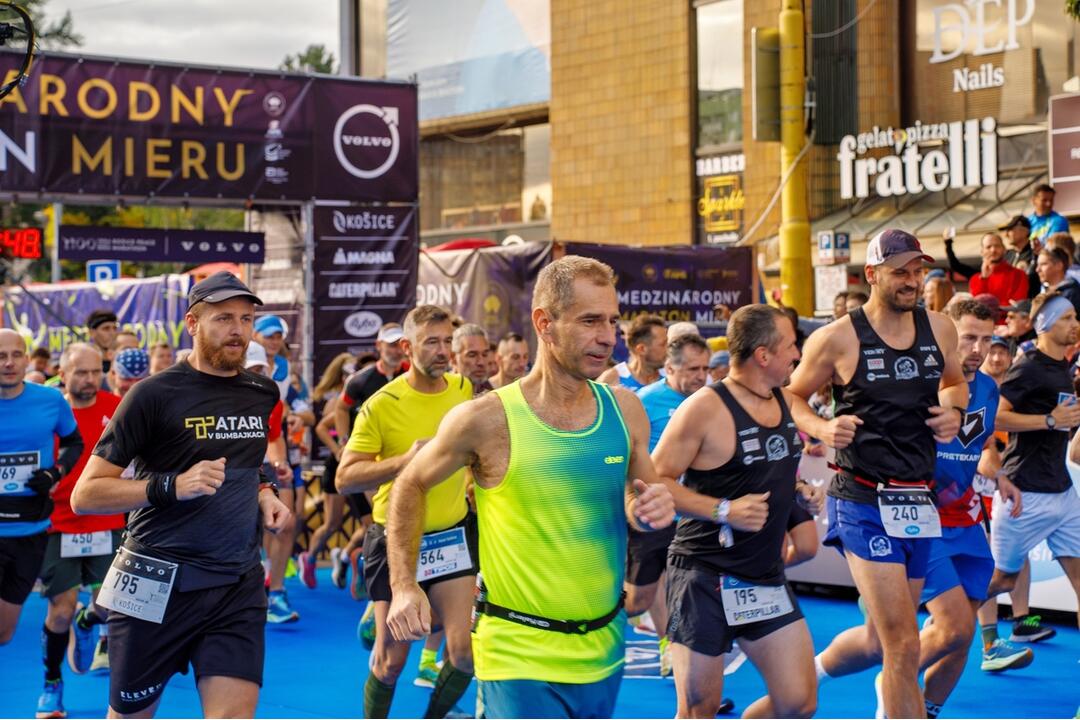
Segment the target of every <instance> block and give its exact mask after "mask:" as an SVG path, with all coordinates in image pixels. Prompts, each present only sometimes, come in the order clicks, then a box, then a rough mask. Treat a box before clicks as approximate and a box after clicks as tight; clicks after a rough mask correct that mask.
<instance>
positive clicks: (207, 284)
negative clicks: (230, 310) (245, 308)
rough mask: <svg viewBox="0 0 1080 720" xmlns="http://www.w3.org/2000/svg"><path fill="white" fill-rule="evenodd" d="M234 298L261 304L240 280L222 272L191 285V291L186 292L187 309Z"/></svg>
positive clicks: (256, 296)
mask: <svg viewBox="0 0 1080 720" xmlns="http://www.w3.org/2000/svg"><path fill="white" fill-rule="evenodd" d="M234 297H247V298H249V299H250V300H251V302H253V303H255V304H256V305H262V304H263V301H262V300H260V299H259V296H258V295H256V294H255V293H253V292H251V289H250V288H249V287H248V286H247V285H245V284H244V283H242V282H240V278H238V277H236V276H235V275H233V274H232V273H231V272H226V271H224V270H222V271H221V272H216V273H214V274H213V275H211V276H210V277H208V278H206V279H205V280H203V281H202V282H200V283H195V284H194V285H192V287H191V290H189V291H188V307H191V306H192V305H194V304H195V303H200V302H208V303H211V304H213V303H219V302H223V301H225V300H231V299H232V298H234Z"/></svg>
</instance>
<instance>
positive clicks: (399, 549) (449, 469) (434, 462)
mask: <svg viewBox="0 0 1080 720" xmlns="http://www.w3.org/2000/svg"><path fill="white" fill-rule="evenodd" d="M492 399H495V398H492ZM496 402H498V401H497V400H496ZM489 404H490V403H485V402H483V400H482V399H481V400H473V401H470V402H467V403H464V404H462V405H458V406H456V407H454V408H453V409H452V410H451V411H450V412H448V413H447V414H446V416H445V417H443V419H442V422H440V423H439V429H438V431H436V433H435V437H434V438H432V439H431V440H430V441H429V442H427V443H426V444H425V445H424V446H423V447H422V448H420V451H419V452H417V453H416V457H415V458H414V461H413V462H410V463H409V464H408V465H407V466H406V467H405V469H404V470H402V471H401V473H400V474H399V475H398V478H397V480H395V481H394V486H393V488H391V490H390V507H389V509H388V510H387V514H386V536H387V538H392V540H393V541H392V542H387V544H386V553H387V559H388V561H389V563H390V587H391V588H393V592H394V593H395V594H396V593H397V591H398V590H397V589H398V588H399V587H413V586H414V585H416V558H417V555H418V553H419V552H420V537H421V536H422V535H423V534H424V513H425V507H426V506H425V498H426V497H427V493H428V491H429V490H431V489H432V488H433V487H435V486H436V485H438V484H439V483H441V482H443V481H444V480H446V479H447V478H448V477H450V476H451V475H453V474H454V473H455V472H457V471H458V470H459V469H461V468H463V467H467V466H472V465H473V464H474V462H475V460H476V440H477V439H478V438H483V437H486V436H487V435H489V434H490V433H491V431H492V429H491V427H490V425H491V423H492V422H493V420H494V419H495V418H498V415H497V414H496V413H491V412H487V411H486V410H485V406H488V405H489Z"/></svg>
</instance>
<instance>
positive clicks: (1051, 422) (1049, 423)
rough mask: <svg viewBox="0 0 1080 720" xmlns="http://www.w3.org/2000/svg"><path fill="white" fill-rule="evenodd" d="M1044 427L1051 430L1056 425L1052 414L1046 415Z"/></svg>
mask: <svg viewBox="0 0 1080 720" xmlns="http://www.w3.org/2000/svg"><path fill="white" fill-rule="evenodd" d="M1046 427H1047V428H1048V429H1050V430H1053V429H1054V428H1056V427H1057V420H1055V419H1054V416H1053V415H1047V416H1046Z"/></svg>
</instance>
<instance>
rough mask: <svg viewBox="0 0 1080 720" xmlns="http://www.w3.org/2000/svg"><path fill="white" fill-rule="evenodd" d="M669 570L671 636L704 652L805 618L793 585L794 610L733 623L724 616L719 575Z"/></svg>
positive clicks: (716, 652) (715, 651) (727, 647)
mask: <svg viewBox="0 0 1080 720" xmlns="http://www.w3.org/2000/svg"><path fill="white" fill-rule="evenodd" d="M667 573H668V574H667V604H668V608H669V610H670V613H671V615H670V619H669V620H668V638H669V639H670V640H671V642H674V643H679V644H680V645H685V646H686V647H688V648H690V649H691V650H693V651H694V652H698V653H701V654H702V655H709V656H711V657H716V656H717V655H723V654H724V653H726V652H728V651H730V650H731V647H732V643H734V642H735V640H737V639H738V638H746V639H747V640H760V639H761V638H763V637H765V636H766V635H771V634H772V633H774V632H776V631H777V630H779V629H780V628H782V627H785V626H787V625H790V624H791V623H793V622H796V621H798V620H801V619H802V617H803V614H802V610H801V609H800V608H799V601H798V600H797V599H796V598H795V593H793V592H792V591H791V587H790V586H789V587H788V588H787V592H788V597H790V598H791V606H792V608H793V609H792V611H791V612H789V613H787V614H786V615H782V616H780V617H778V618H774V619H770V620H762V621H760V622H755V623H749V624H747V625H735V626H731V625H728V622H727V618H726V617H725V616H724V606H723V603H722V601H721V595H720V577H719V575H717V574H716V573H714V572H709V571H707V570H704V569H700V568H696V567H678V566H676V565H668V569H667Z"/></svg>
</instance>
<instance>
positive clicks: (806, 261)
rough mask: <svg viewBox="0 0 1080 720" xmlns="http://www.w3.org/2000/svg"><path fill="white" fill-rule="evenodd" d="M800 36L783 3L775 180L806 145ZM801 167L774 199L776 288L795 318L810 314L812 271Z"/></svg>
mask: <svg viewBox="0 0 1080 720" xmlns="http://www.w3.org/2000/svg"><path fill="white" fill-rule="evenodd" d="M805 36H806V29H805V25H804V19H803V13H802V8H801V5H800V0H783V9H782V10H781V11H780V176H781V177H784V175H785V174H787V172H788V170H789V169H790V168H791V165H792V163H793V162H794V161H795V157H796V156H797V155H798V154H799V152H800V151H801V150H802V149H803V145H804V144H805V142H806V137H805V135H804V116H803V104H804V102H805V101H804V95H805V83H806V80H805V76H806V72H805V55H804V48H805V42H806V40H805ZM806 205H807V190H806V163H805V162H800V163H799V166H798V168H796V170H795V172H794V173H793V174H792V175H791V179H790V180H788V183H787V185H785V186H784V190H783V194H782V195H781V197H780V216H781V221H780V290H781V292H782V293H783V299H784V304H785V305H787V306H789V307H793V308H795V309H796V310H798V311H799V315H802V316H812V315H813V314H814V269H813V266H812V264H811V262H810V222H809V220H808V219H807V209H806Z"/></svg>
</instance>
